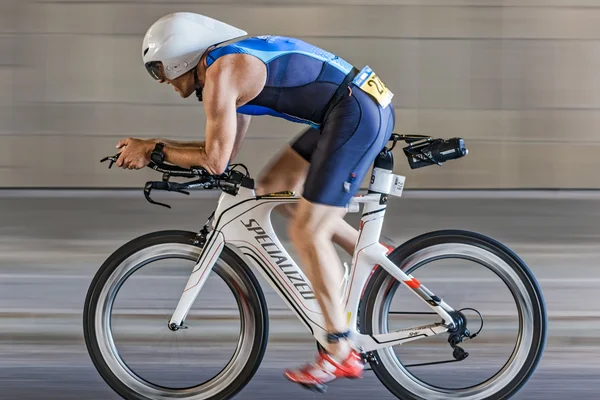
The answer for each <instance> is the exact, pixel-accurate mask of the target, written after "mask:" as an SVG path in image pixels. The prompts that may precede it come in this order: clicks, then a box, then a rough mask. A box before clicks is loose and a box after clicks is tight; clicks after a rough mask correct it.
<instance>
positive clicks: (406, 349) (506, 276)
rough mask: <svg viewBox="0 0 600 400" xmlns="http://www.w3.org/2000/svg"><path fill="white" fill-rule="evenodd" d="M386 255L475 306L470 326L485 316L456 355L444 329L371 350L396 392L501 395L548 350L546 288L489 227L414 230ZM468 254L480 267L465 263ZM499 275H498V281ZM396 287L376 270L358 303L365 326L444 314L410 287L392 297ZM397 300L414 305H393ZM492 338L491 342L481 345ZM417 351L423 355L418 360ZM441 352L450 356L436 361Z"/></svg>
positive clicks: (411, 399)
mask: <svg viewBox="0 0 600 400" xmlns="http://www.w3.org/2000/svg"><path fill="white" fill-rule="evenodd" d="M388 258H389V259H390V260H392V261H393V262H394V264H396V265H397V266H398V267H399V268H401V269H402V270H403V271H404V272H405V273H406V274H412V275H413V276H414V277H415V278H416V279H418V280H419V281H420V282H421V283H422V284H423V285H424V286H425V287H427V288H428V289H429V290H431V291H432V292H433V293H435V294H436V295H437V296H439V297H440V298H443V299H444V300H445V302H446V303H448V304H449V305H450V306H451V307H453V308H454V309H455V310H459V309H461V310H464V313H465V315H466V314H467V310H472V311H468V312H469V313H470V314H469V317H468V318H467V320H468V322H467V324H468V325H469V326H468V328H469V329H472V330H474V331H476V330H477V329H478V328H479V318H480V317H479V316H478V315H477V314H476V313H479V314H480V316H481V319H482V321H481V324H483V322H484V321H485V326H482V327H481V328H482V331H481V333H479V334H478V335H477V336H476V337H474V338H473V339H468V340H465V342H464V343H462V344H461V346H463V347H464V348H465V350H466V351H467V352H468V353H470V355H469V356H468V357H467V358H466V359H464V360H460V361H458V360H454V359H453V357H452V348H451V345H449V342H448V337H449V336H448V334H447V333H446V334H440V335H436V336H433V337H428V338H424V339H419V340H416V341H414V342H410V343H406V344H403V345H402V346H398V348H399V350H398V351H397V352H396V351H395V350H394V348H392V347H387V348H383V349H380V350H377V351H374V352H373V354H372V356H371V357H370V360H371V367H372V369H373V371H374V373H375V374H376V376H377V377H378V378H379V380H380V381H381V382H382V383H383V384H384V385H385V386H386V387H387V388H388V390H389V391H390V392H391V393H393V394H394V395H395V396H397V397H398V398H400V399H407V400H447V399H462V400H481V399H494V400H499V399H508V398H510V397H512V396H513V395H514V394H515V393H516V392H517V391H518V390H519V389H521V388H522V387H523V386H524V385H525V384H526V382H527V381H528V380H529V378H530V377H531V376H532V374H533V372H534V371H535V369H536V368H537V365H538V364H539V361H540V359H541V356H542V353H543V350H544V346H545V341H546V331H547V317H546V310H545V305H544V299H543V296H542V293H541V290H540V288H539V286H538V284H537V282H536V280H535V278H534V276H533V274H532V273H531V271H530V270H529V268H528V267H527V266H526V265H525V263H524V262H523V261H522V260H521V259H520V258H519V257H518V256H517V255H515V254H514V253H513V252H512V251H511V250H510V249H508V248H507V247H506V246H504V245H502V244H501V243H499V242H497V241H495V240H493V239H490V238H489V237H486V236H484V235H480V234H477V233H473V232H468V231H455V230H452V231H437V232H431V233H427V234H424V235H421V236H419V237H416V238H414V239H412V240H410V241H408V242H407V243H404V244H403V245H401V246H400V247H398V248H397V249H396V250H394V251H393V252H392V253H391V254H390V255H389V256H388ZM452 259H453V260H454V261H452V262H451V263H448V261H449V260H452ZM435 262H441V264H442V267H441V268H440V269H439V270H435V271H429V273H428V272H425V271H424V270H425V268H424V267H425V266H428V265H430V264H433V263H435ZM469 262H472V263H473V264H474V265H476V266H477V267H478V268H479V271H478V272H477V273H476V272H475V271H473V270H472V269H470V268H468V267H467V264H468V263H469ZM444 263H445V264H444ZM480 267H484V268H480ZM497 278H499V279H497ZM496 279H497V280H498V281H499V283H494V282H496ZM399 288H402V285H401V284H400V283H399V282H398V281H397V280H395V279H394V278H393V277H392V276H391V275H389V274H388V273H387V272H386V271H385V270H383V269H382V268H379V270H378V271H376V273H375V274H374V276H373V277H372V279H371V280H370V283H369V285H368V287H367V289H366V291H365V293H366V295H365V298H364V301H363V302H362V306H361V317H360V331H361V332H362V333H367V334H385V333H388V332H393V331H397V330H398V328H397V327H392V325H393V324H395V323H400V324H402V323H404V326H403V328H405V329H406V325H407V324H408V326H409V327H410V326H415V324H423V325H425V324H428V323H432V322H437V321H440V320H441V319H440V317H439V316H437V315H436V314H435V313H431V309H429V308H428V307H427V305H426V304H425V303H424V302H422V300H421V299H418V298H417V297H416V296H414V294H413V293H411V292H410V291H409V290H408V289H406V290H405V295H404V298H403V299H402V300H401V301H396V302H394V300H393V299H394V296H395V295H396V294H398V293H400V292H401V291H400V290H398V289H399ZM478 295H479V296H480V299H479V300H475V298H476V297H477V296H478ZM511 304H514V306H512V305H511ZM396 307H399V308H403V309H404V310H406V309H407V308H410V310H411V312H406V311H396V312H394V311H391V310H392V309H394V308H396ZM416 310H420V311H421V312H418V311H416ZM473 311H474V312H473ZM432 314H433V315H432ZM424 320H425V321H424ZM474 331H472V332H471V333H475V332H474ZM490 332H494V333H492V334H490ZM513 339H514V344H511V343H512V340H513ZM507 343H509V344H507ZM487 345H489V347H490V348H491V349H490V348H488V349H485V350H484V346H487ZM503 352H506V353H507V356H506V357H504V356H502V355H501V353H503ZM416 356H419V357H424V358H425V359H424V360H422V359H419V362H417V361H416V360H414V358H415V357H416ZM478 356H479V358H478ZM440 358H442V359H444V358H445V359H446V360H445V361H450V362H449V363H437V364H436V362H437V361H438V360H439V361H442V360H440ZM499 360H500V361H499ZM492 367H493V368H492ZM496 367H497V371H496ZM461 369H463V370H464V371H465V373H464V375H461ZM490 371H492V372H490ZM494 371H495V372H494ZM432 380H437V382H438V383H431V382H430V381H432ZM440 382H441V383H440Z"/></svg>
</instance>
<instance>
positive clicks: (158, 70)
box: [151, 63, 196, 99]
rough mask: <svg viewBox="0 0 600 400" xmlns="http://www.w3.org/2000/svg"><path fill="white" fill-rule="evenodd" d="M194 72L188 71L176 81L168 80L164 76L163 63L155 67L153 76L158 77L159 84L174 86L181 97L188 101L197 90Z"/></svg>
mask: <svg viewBox="0 0 600 400" xmlns="http://www.w3.org/2000/svg"><path fill="white" fill-rule="evenodd" d="M193 74H194V71H188V72H186V73H185V74H183V75H181V76H180V77H178V78H175V79H172V80H171V79H167V78H166V77H165V75H164V69H163V65H162V63H157V64H156V65H155V66H154V70H153V72H152V73H151V75H153V76H156V77H158V78H159V79H158V82H159V83H166V84H168V85H171V86H173V89H174V90H175V91H176V92H177V93H179V95H180V96H181V97H183V98H184V99H187V98H188V97H190V96H191V95H192V93H194V91H195V90H196V87H195V82H194V75H193Z"/></svg>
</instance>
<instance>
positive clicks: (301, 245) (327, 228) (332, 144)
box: [117, 12, 395, 390]
mask: <svg viewBox="0 0 600 400" xmlns="http://www.w3.org/2000/svg"><path fill="white" fill-rule="evenodd" d="M246 35H247V33H246V32H244V31H243V30H240V29H238V28H235V27H233V26H231V25H228V24H226V23H223V22H220V21H217V20H214V19H212V18H209V17H206V16H203V15H198V14H193V13H185V12H183V13H174V14H170V15H167V16H164V17H162V18H160V19H159V20H158V21H156V22H155V23H154V24H153V25H152V26H151V27H150V29H149V30H148V32H147V33H146V35H145V37H144V40H143V46H142V53H143V61H144V65H145V67H146V69H147V71H148V73H149V74H150V75H151V76H152V77H153V78H154V79H156V80H157V81H158V82H160V83H167V84H169V85H172V86H173V88H174V90H175V91H177V92H178V93H179V94H180V96H181V97H182V98H188V97H190V96H191V95H192V94H194V92H195V94H196V96H197V98H198V100H199V101H202V102H203V105H204V109H205V113H206V118H207V122H206V128H205V135H206V140H205V141H200V142H178V141H168V140H164V139H148V140H143V139H139V138H128V139H125V140H121V141H120V142H119V143H118V144H117V148H119V149H121V153H120V156H119V158H118V160H117V165H118V166H120V167H122V168H128V169H139V168H143V167H144V166H146V165H147V164H148V162H149V161H150V156H151V154H155V155H158V156H160V157H161V158H162V159H163V160H164V161H165V162H168V163H171V164H175V165H179V166H182V167H186V168H189V167H192V166H200V167H203V168H205V169H206V170H207V171H208V172H209V173H211V174H221V173H223V172H224V171H226V169H227V166H228V163H229V162H230V160H233V159H234V158H235V156H236V154H237V152H238V149H239V148H240V145H241V143H242V140H243V138H244V136H245V134H246V131H247V128H248V124H249V122H250V118H251V116H252V115H271V116H275V117H281V118H285V119H287V120H289V121H293V122H297V123H303V124H307V125H308V128H307V129H306V130H305V131H304V132H303V133H302V134H300V135H299V136H298V137H297V138H295V139H294V141H293V142H292V143H291V144H290V145H289V146H286V147H285V148H284V149H283V150H282V151H281V153H280V154H278V155H277V156H276V157H275V158H274V159H273V160H272V161H271V162H270V164H269V165H268V167H267V168H266V169H265V172H263V173H262V174H261V176H259V179H258V180H257V188H256V191H257V193H258V194H264V193H270V192H275V191H283V190H294V191H302V199H301V200H300V202H299V203H298V205H297V207H295V208H288V209H287V210H286V214H287V215H288V216H289V217H290V224H289V231H288V232H289V236H290V239H291V241H292V242H293V244H294V246H295V247H296V249H297V250H298V253H299V256H300V258H301V260H302V262H303V264H304V266H305V269H306V273H307V277H308V278H309V280H310V281H311V283H312V285H313V289H314V292H315V295H316V297H317V301H318V303H319V305H320V307H321V310H322V312H323V315H324V319H325V323H326V326H325V328H326V329H327V331H328V332H329V335H328V337H327V342H328V343H327V345H326V346H325V350H321V351H319V352H318V355H317V359H316V361H315V362H314V363H311V364H308V365H306V366H304V367H301V368H298V369H293V370H286V371H285V373H284V375H285V377H286V378H287V379H289V380H291V381H293V382H296V383H299V384H301V385H303V386H305V387H308V388H311V389H317V390H322V389H323V388H324V385H325V384H326V383H327V382H330V381H332V380H334V379H336V378H340V377H346V378H358V377H360V376H361V375H362V372H363V368H364V366H363V362H362V360H361V357H360V355H359V354H358V352H357V351H356V350H355V349H354V348H353V346H352V341H351V338H350V337H349V332H348V326H347V323H346V319H345V317H344V313H343V306H342V304H341V302H340V300H339V299H340V296H341V294H340V293H339V292H338V291H339V289H338V288H339V286H340V285H339V283H340V282H341V280H342V272H341V269H340V268H332V267H331V266H332V265H339V264H340V263H341V261H340V259H339V257H338V255H337V253H336V251H335V248H334V246H333V243H337V244H338V245H340V246H341V247H342V248H343V249H344V250H345V251H347V252H348V253H349V254H352V253H353V250H354V246H355V243H356V241H357V239H358V233H357V231H356V230H355V229H354V228H353V227H352V226H350V225H349V224H348V223H346V222H345V221H344V219H343V217H344V215H345V206H346V205H347V204H348V202H349V200H350V198H351V197H352V196H353V195H354V194H355V193H356V192H357V191H358V190H359V188H360V185H361V183H362V181H363V179H364V177H365V175H366V173H367V171H368V169H369V168H370V166H371V164H372V163H373V161H374V159H375V157H376V156H377V155H378V153H379V152H380V150H381V149H382V148H383V147H384V146H385V144H386V143H387V141H388V139H389V138H390V135H391V133H392V130H393V128H394V123H395V115H394V109H393V106H392V104H391V98H392V96H393V94H392V93H391V92H390V91H389V90H388V89H387V88H386V87H385V85H383V83H382V82H381V80H379V78H377V77H376V75H375V73H374V72H373V71H372V70H371V69H370V68H369V67H365V68H363V69H362V70H358V69H356V68H355V67H353V66H352V65H350V64H349V63H348V62H346V61H344V60H343V59H341V58H339V57H337V56H335V55H333V54H331V53H329V52H327V51H325V50H323V49H320V48H318V47H315V46H313V45H310V44H308V43H306V42H303V41H301V40H298V39H295V38H289V37H281V36H270V35H269V36H256V37H247V38H244V39H240V38H241V37H243V36H246ZM234 39H240V40H237V41H234ZM225 42H230V43H229V44H225Z"/></svg>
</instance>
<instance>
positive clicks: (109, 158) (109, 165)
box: [100, 153, 121, 169]
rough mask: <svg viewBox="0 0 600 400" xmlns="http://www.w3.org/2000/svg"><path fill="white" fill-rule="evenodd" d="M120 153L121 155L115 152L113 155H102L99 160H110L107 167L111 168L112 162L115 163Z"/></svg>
mask: <svg viewBox="0 0 600 400" xmlns="http://www.w3.org/2000/svg"><path fill="white" fill-rule="evenodd" d="M120 155H121V153H117V154H115V155H114V156H108V157H104V158H103V159H102V160H100V162H101V163H103V162H105V161H110V164H108V169H111V168H112V166H113V164H114V163H116V162H117V160H118V159H119V156H120Z"/></svg>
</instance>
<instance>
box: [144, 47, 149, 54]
mask: <svg viewBox="0 0 600 400" xmlns="http://www.w3.org/2000/svg"><path fill="white" fill-rule="evenodd" d="M148 50H150V47H146V50H144V55H146V54H148Z"/></svg>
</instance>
